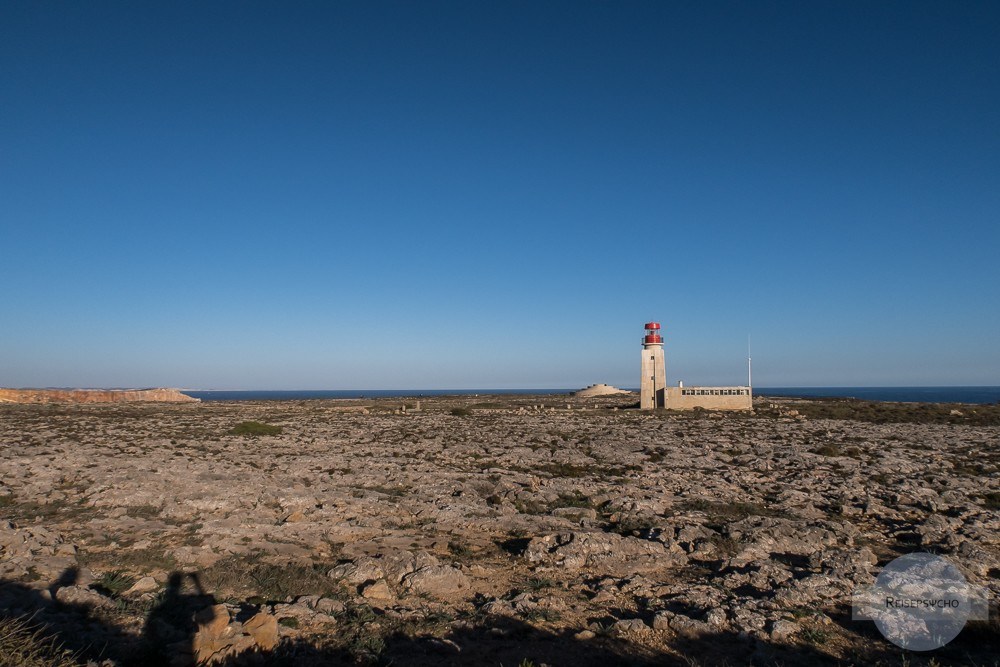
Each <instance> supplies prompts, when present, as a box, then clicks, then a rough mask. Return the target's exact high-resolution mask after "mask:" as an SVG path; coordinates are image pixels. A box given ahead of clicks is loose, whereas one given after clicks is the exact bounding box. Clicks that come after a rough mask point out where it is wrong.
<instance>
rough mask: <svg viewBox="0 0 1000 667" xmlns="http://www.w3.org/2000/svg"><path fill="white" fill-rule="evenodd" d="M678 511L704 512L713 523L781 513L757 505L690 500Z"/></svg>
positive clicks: (779, 514)
mask: <svg viewBox="0 0 1000 667" xmlns="http://www.w3.org/2000/svg"><path fill="white" fill-rule="evenodd" d="M679 509H681V510H682V511H696V512H704V513H705V514H707V515H708V517H709V519H710V520H712V521H713V522H715V523H719V522H721V523H729V522H731V521H740V520H742V519H746V518H747V517H751V516H781V512H777V511H775V510H772V509H769V508H767V507H765V506H764V505H759V504H757V503H727V502H719V501H714V500H692V501H689V502H686V503H683V504H682V505H680V507H679Z"/></svg>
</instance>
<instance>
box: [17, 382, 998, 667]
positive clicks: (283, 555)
mask: <svg viewBox="0 0 1000 667" xmlns="http://www.w3.org/2000/svg"><path fill="white" fill-rule="evenodd" d="M636 401H637V395H636V394H616V395H603V396H553V395H545V396H531V395H503V396H478V397H477V396H441V397H427V398H421V399H420V400H419V409H418V405H417V401H416V400H415V399H376V400H347V401H345V400H338V401H325V400H307V401H244V402H224V401H219V402H204V403H193V402H178V403H145V402H134V403H132V402H130V403H112V404H87V403H80V404H57V403H41V404H16V403H5V404H4V405H2V406H0V447H2V448H3V456H2V457H0V581H2V585H0V623H2V624H4V625H3V627H4V629H5V630H4V632H0V635H2V636H4V637H5V639H4V640H3V641H6V642H8V643H7V644H2V642H0V652H2V651H3V650H13V649H11V648H10V642H11V641H14V640H11V639H10V637H14V638H15V639H16V638H18V637H21V638H22V640H21V641H24V642H27V641H28V640H27V639H24V636H25V635H24V634H23V633H22V634H17V633H16V632H8V631H7V630H9V629H10V628H14V629H17V628H18V627H20V626H19V625H18V624H21V625H23V626H24V627H26V628H29V629H31V630H37V631H40V632H41V635H40V637H41V638H42V639H38V638H36V641H43V642H44V641H46V640H45V639H44V638H49V639H50V640H52V641H57V642H59V643H60V644H61V645H62V646H63V647H64V648H66V649H68V650H70V651H71V652H72V654H71V655H69V656H65V655H64V656H62V657H59V658H58V659H56V658H53V663H52V664H65V665H68V664H84V663H85V662H86V660H88V659H90V660H95V661H102V660H104V661H109V662H107V663H106V664H109V665H133V664H144V665H145V664H150V665H157V664H163V665H166V664H192V663H194V662H196V661H197V662H202V663H204V664H208V663H210V662H212V661H215V662H216V663H218V664H239V659H240V658H239V656H241V655H242V656H246V655H249V654H250V653H255V654H258V655H262V656H264V658H265V659H266V660H267V661H268V662H266V663H265V664H271V662H274V663H275V664H293V663H294V664H297V665H311V664H315V665H320V664H372V665H374V664H396V665H447V664H467V665H508V666H510V665H536V666H540V665H543V664H545V665H553V666H555V665H600V666H601V667H607V666H609V665H617V664H629V665H688V664H700V665H719V664H730V665H739V664H751V663H752V664H755V665H756V664H759V665H815V664H828V665H839V664H883V665H896V664H907V665H922V664H930V663H928V660H929V659H933V660H934V661H935V662H934V664H937V665H948V664H978V665H994V664H996V660H997V657H996V656H997V655H1000V651H998V648H997V647H998V642H1000V629H998V624H997V620H996V619H997V615H996V609H995V608H994V609H993V612H992V614H993V615H992V620H991V621H988V622H987V621H977V622H973V623H970V624H969V626H967V627H966V628H965V630H964V631H963V632H962V634H961V635H960V636H959V637H958V638H957V639H956V640H954V641H953V642H952V643H950V644H948V645H947V646H945V647H944V648H942V649H939V650H937V651H934V652H933V653H932V654H928V655H925V656H921V655H919V654H913V653H904V652H902V651H901V650H900V649H898V648H896V647H895V646H893V645H892V644H889V643H888V642H887V641H885V640H884V639H883V638H882V637H881V636H880V635H879V634H878V632H877V631H876V630H875V628H874V625H873V624H872V623H871V622H866V621H854V620H852V618H851V607H850V604H851V595H852V593H853V592H854V591H856V590H858V589H859V588H862V587H865V586H868V585H870V584H871V583H872V582H873V581H874V578H875V576H876V575H877V574H878V572H879V571H880V569H881V568H882V567H883V566H884V565H885V564H886V563H888V562H889V561H891V560H892V559H894V558H896V557H897V556H900V555H902V554H905V553H910V552H914V551H930V552H933V553H936V554H939V555H943V556H945V557H946V558H948V559H949V560H950V561H951V562H953V563H954V564H955V565H956V566H958V567H959V568H960V569H961V570H962V572H963V573H964V574H965V576H966V577H967V578H968V579H969V580H970V582H972V583H975V584H977V585H981V586H985V587H987V588H988V590H989V592H990V595H991V596H992V599H993V600H996V599H997V594H998V593H1000V583H998V582H1000V406H990V405H978V406H973V405H936V404H927V405H923V404H888V403H867V402H863V401H844V400H805V399H773V398H762V399H760V398H759V399H756V400H755V404H754V407H755V409H754V411H753V412H752V413H749V412H748V413H736V412H730V413H721V412H720V413H714V412H710V411H703V410H695V411H687V412H683V413H680V412H671V411H640V410H636V409H629V406H631V405H634V404H635V403H636ZM59 660H63V662H59ZM282 660H284V661H285V662H280V661H282Z"/></svg>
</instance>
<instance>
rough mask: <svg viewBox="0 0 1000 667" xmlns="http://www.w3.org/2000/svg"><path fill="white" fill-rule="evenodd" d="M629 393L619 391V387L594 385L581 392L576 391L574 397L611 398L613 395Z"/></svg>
mask: <svg viewBox="0 0 1000 667" xmlns="http://www.w3.org/2000/svg"><path fill="white" fill-rule="evenodd" d="M628 393H629V392H627V391H625V390H624V389H619V388H618V387H612V386H611V385H610V384H603V383H601V384H592V385H590V386H589V387H586V388H584V389H580V390H579V391H574V392H573V395H574V396H581V397H587V396H611V395H613V394H628Z"/></svg>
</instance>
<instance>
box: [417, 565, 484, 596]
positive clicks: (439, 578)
mask: <svg viewBox="0 0 1000 667" xmlns="http://www.w3.org/2000/svg"><path fill="white" fill-rule="evenodd" d="M403 586H404V587H405V588H407V589H409V590H410V591H412V592H414V593H426V594H428V595H434V596H438V597H440V596H447V595H452V594H454V593H458V592H460V591H462V590H465V589H467V588H468V587H469V578H468V577H467V576H465V574H464V573H463V572H462V571H461V570H459V569H458V568H457V567H453V566H451V565H429V566H427V567H423V568H421V569H419V570H417V571H416V572H412V573H410V574H408V575H406V576H405V577H404V578H403Z"/></svg>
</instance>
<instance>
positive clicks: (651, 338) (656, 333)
mask: <svg viewBox="0 0 1000 667" xmlns="http://www.w3.org/2000/svg"><path fill="white" fill-rule="evenodd" d="M642 344H643V345H663V336H661V335H660V323H659V322H646V335H645V336H644V337H643V339H642Z"/></svg>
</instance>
